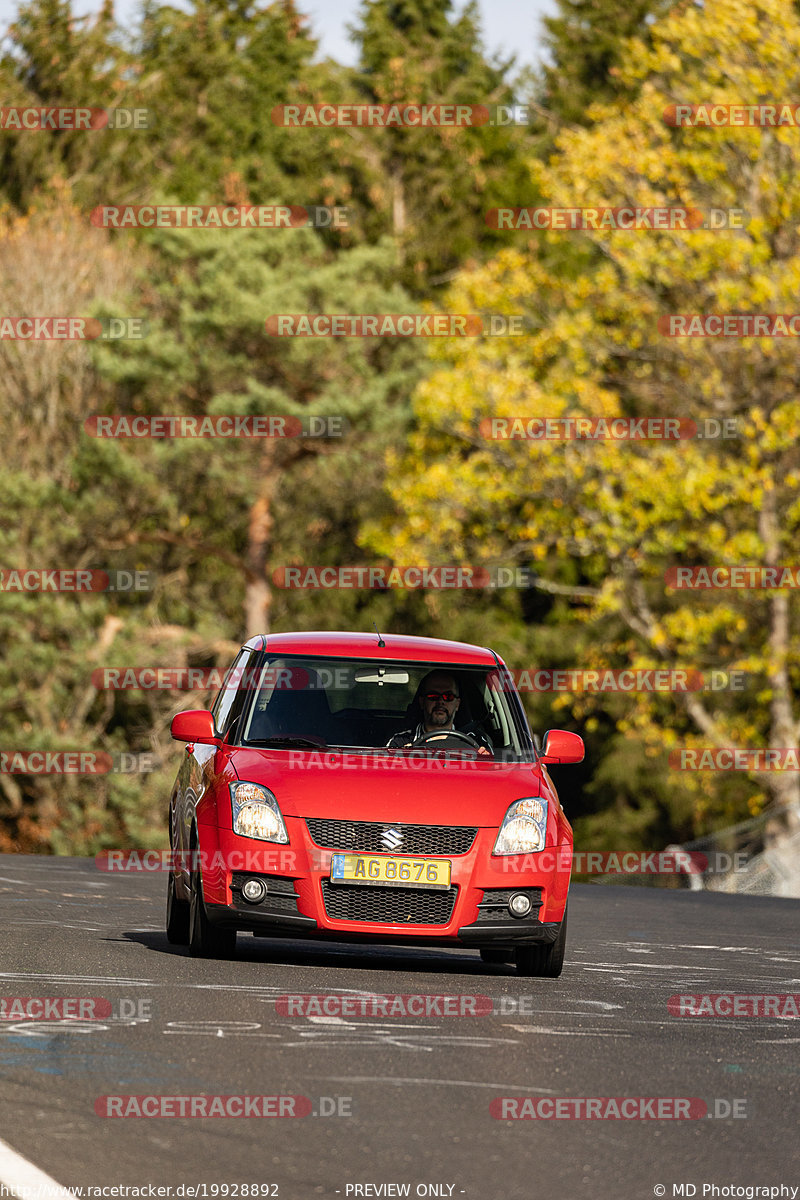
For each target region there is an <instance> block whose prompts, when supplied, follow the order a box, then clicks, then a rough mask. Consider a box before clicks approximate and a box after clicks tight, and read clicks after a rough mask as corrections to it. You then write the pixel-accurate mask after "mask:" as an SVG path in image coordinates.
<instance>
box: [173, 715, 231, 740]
mask: <svg viewBox="0 0 800 1200" xmlns="http://www.w3.org/2000/svg"><path fill="white" fill-rule="evenodd" d="M169 731H170V733H171V734H172V736H173V737H174V738H175V741H176V742H200V743H201V745H206V746H208V745H210V746H216V745H218V744H219V738H218V737H217V735H216V733H215V732H214V718H213V717H212V715H211V713H210V712H208V711H207V710H206V709H205V708H190V709H187V711H186V712H179V713H176V714H175V716H174V717H173V718H172V724H171V725H170V727H169Z"/></svg>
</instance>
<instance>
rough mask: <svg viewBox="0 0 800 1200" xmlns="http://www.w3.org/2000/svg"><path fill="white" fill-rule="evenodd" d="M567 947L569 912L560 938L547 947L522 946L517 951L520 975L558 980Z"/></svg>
mask: <svg viewBox="0 0 800 1200" xmlns="http://www.w3.org/2000/svg"><path fill="white" fill-rule="evenodd" d="M566 945H567V910H566V908H565V909H564V916H563V918H562V921H561V928H560V929H559V931H558V937H557V938H556V940H555V941H554V942H551V943H550V944H549V945H546V946H541V945H539V946H520V947H519V949H518V950H516V951H515V952H514V953H515V957H516V960H517V974H518V975H533V976H538V977H539V978H541V979H558V977H559V975H560V974H561V968H562V967H563V966H564V950H565V948H566Z"/></svg>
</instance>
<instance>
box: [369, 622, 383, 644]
mask: <svg viewBox="0 0 800 1200" xmlns="http://www.w3.org/2000/svg"><path fill="white" fill-rule="evenodd" d="M372 627H373V629H374V630H375V632H376V633H377V635H378V646H379V648H380V649H381V650H385V649H386V642H385V641H384V640H383V638H382V637H381V633H380V630H379V629H378V626H377V625H376V624H375V622H374V621H373V622H372Z"/></svg>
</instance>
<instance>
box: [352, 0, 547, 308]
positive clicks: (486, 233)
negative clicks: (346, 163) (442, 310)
mask: <svg viewBox="0 0 800 1200" xmlns="http://www.w3.org/2000/svg"><path fill="white" fill-rule="evenodd" d="M352 35H353V37H354V39H355V41H356V43H357V45H358V47H359V50H360V61H359V66H358V70H357V72H355V73H354V75H353V85H354V91H355V94H356V98H357V99H358V101H360V102H361V103H362V104H384V105H391V104H402V103H406V102H413V103H427V104H430V103H436V104H466V105H487V106H489V107H490V108H491V107H492V106H494V105H497V104H504V105H511V104H513V102H514V92H513V88H512V86H511V84H510V81H509V78H508V74H509V71H510V69H511V67H512V66H513V59H510V60H508V61H505V62H494V61H490V60H488V59H487V58H486V55H485V52H484V50H483V47H482V45H481V38H480V30H479V25H478V17H477V6H476V5H475V3H470V4H468V5H467V6H466V7H465V8H464V10H463V12H462V13H461V14H460V15H459V16H458V17H454V16H453V6H452V3H451V0H399V2H398V0H362V5H361V9H360V11H359V20H358V24H357V25H356V26H354V27H353V29H352ZM526 139H527V132H526V130H525V128H524V127H513V126H511V127H508V126H506V127H500V126H497V125H482V126H478V127H475V128H462V129H454V128H447V127H444V128H435V127H425V128H399V127H391V128H386V129H380V128H362V129H359V128H352V129H346V130H341V131H339V132H338V135H337V136H336V138H335V141H336V143H337V144H339V145H345V146H346V145H347V143H350V145H351V147H352V148H353V149H351V151H350V153H351V154H352V153H353V152H354V153H355V155H356V158H357V160H358V161H359V162H360V163H363V164H365V168H366V184H367V190H366V192H364V191H361V192H359V191H358V190H357V186H356V187H354V195H358V196H361V197H362V203H363V206H364V209H365V211H366V214H369V212H370V210H372V213H371V216H368V222H369V223H368V228H369V229H370V231H371V234H370V236H371V237H374V236H376V234H377V233H379V232H384V231H385V232H391V233H392V234H393V235H394V237H395V239H396V241H397V244H398V246H399V247H400V250H401V253H402V255H403V257H404V270H403V274H402V281H403V283H404V286H405V287H406V288H407V289H408V290H410V291H411V292H412V293H414V294H418V295H419V294H422V295H430V294H431V293H432V292H435V291H437V290H438V288H439V287H440V285H441V283H442V282H443V281H444V280H446V279H447V278H448V277H449V275H450V274H451V273H452V272H453V271H455V270H456V269H457V268H458V267H459V265H460V264H461V263H463V262H464V261H465V260H469V259H470V258H474V257H482V256H483V255H484V254H485V253H486V252H487V250H491V248H492V245H493V244H496V242H497V239H496V236H495V234H494V233H493V232H492V231H490V230H489V229H487V226H486V221H485V214H486V212H487V210H488V209H490V208H492V207H495V206H496V205H497V204H499V203H502V202H504V201H506V202H507V201H508V197H509V195H516V194H517V192H518V191H519V189H521V188H524V187H525V186H526V184H527V172H526V171H525V170H524V164H523V150H524V146H525V142H526Z"/></svg>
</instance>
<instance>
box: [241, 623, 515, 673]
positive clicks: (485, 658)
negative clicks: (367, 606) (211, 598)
mask: <svg viewBox="0 0 800 1200" xmlns="http://www.w3.org/2000/svg"><path fill="white" fill-rule="evenodd" d="M380 640H382V641H383V642H384V643H385V644H384V645H383V646H379V645H378V642H379V637H378V634H377V633H375V632H374V631H373V632H372V633H352V632H351V633H345V632H342V631H330V632H325V631H322V630H314V631H312V632H309V633H270V634H259V635H258V636H256V637H253V638H250V640H249V641H248V643H247V646H248V647H249V648H250V649H252V650H267V651H269V652H270V653H276V652H280V653H281V654H315V655H322V656H326V655H327V656H331V657H335V658H338V657H342V658H368V659H381V660H383V661H389V662H392V661H396V662H441V663H460V664H461V665H463V666H476V667H477V666H479V667H483V666H488V667H495V666H497V664H498V662H500V663H502V659H499V658H498V656H497V655H496V654H495V653H494V651H493V650H489V649H487V648H486V647H485V646H474V645H472V644H471V643H470V642H450V641H446V640H445V639H443V638H428V637H412V636H407V635H406V634H398V633H384V634H381V635H380Z"/></svg>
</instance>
